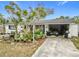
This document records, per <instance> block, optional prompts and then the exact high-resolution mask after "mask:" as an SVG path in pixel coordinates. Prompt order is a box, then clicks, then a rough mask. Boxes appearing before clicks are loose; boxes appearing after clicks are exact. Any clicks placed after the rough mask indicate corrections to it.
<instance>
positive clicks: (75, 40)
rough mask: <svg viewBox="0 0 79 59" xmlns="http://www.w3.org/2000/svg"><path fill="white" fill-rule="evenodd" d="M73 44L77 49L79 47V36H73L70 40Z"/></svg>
mask: <svg viewBox="0 0 79 59" xmlns="http://www.w3.org/2000/svg"><path fill="white" fill-rule="evenodd" d="M71 41H72V42H73V44H74V45H75V47H76V48H77V49H79V37H73V38H72V40H71Z"/></svg>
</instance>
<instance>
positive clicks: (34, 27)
mask: <svg viewBox="0 0 79 59" xmlns="http://www.w3.org/2000/svg"><path fill="white" fill-rule="evenodd" d="M34 32H35V25H33V43H34V42H35V34H34Z"/></svg>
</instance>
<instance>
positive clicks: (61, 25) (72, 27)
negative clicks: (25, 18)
mask: <svg viewBox="0 0 79 59" xmlns="http://www.w3.org/2000/svg"><path fill="white" fill-rule="evenodd" d="M26 25H29V27H30V26H33V33H34V31H35V30H34V29H35V27H36V26H37V27H38V26H41V28H42V30H43V32H44V33H45V35H47V34H46V33H47V31H51V32H53V31H58V32H59V34H60V35H63V34H64V33H65V32H66V31H67V30H68V31H69V34H68V37H70V38H71V37H72V36H76V37H77V36H78V33H79V26H78V24H76V23H74V20H73V19H51V20H36V21H32V22H30V23H27V24H26ZM26 27H28V26H26ZM5 28H6V33H11V32H14V31H15V28H14V25H13V24H7V25H6V26H5ZM22 29H23V25H18V29H17V30H18V32H19V31H21V30H22ZM28 29H29V28H28Z"/></svg>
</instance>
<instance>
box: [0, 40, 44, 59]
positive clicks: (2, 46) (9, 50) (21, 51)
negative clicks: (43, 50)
mask: <svg viewBox="0 0 79 59" xmlns="http://www.w3.org/2000/svg"><path fill="white" fill-rule="evenodd" d="M43 42H44V39H40V40H38V41H36V42H35V43H31V42H30V43H28V42H26V43H23V42H11V41H1V40H0V56H1V57H30V56H32V55H33V53H34V52H35V51H36V50H37V48H38V47H39V46H40V45H41V44H42V43H43Z"/></svg>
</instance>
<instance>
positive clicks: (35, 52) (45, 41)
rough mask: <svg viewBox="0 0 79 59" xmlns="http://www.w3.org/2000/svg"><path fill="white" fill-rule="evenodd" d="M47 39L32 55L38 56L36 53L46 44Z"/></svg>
mask: <svg viewBox="0 0 79 59" xmlns="http://www.w3.org/2000/svg"><path fill="white" fill-rule="evenodd" d="M46 41H47V39H45V41H44V42H43V43H42V45H41V46H40V47H38V49H37V50H36V51H35V53H34V54H33V55H32V57H36V55H38V52H39V51H40V49H41V48H42V47H43V46H44V44H45V43H46Z"/></svg>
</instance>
